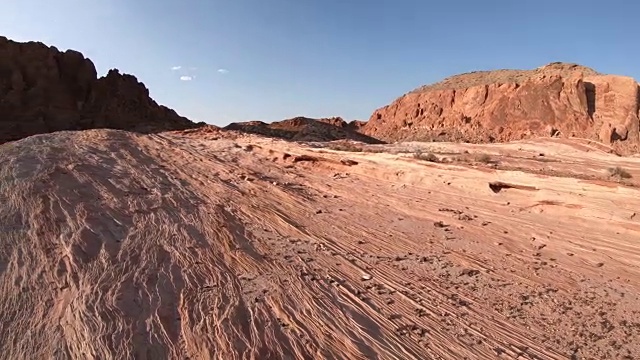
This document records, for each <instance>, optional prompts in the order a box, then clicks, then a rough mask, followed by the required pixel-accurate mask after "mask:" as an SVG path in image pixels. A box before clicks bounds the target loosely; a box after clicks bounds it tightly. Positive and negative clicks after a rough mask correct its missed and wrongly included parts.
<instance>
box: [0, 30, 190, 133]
mask: <svg viewBox="0 0 640 360" xmlns="http://www.w3.org/2000/svg"><path fill="white" fill-rule="evenodd" d="M194 126H195V124H194V123H192V122H191V121H189V120H188V119H186V118H184V117H182V116H179V115H178V114H176V112H175V111H173V110H171V109H169V108H167V107H164V106H161V105H158V104H157V103H156V102H155V101H153V100H152V99H151V98H150V97H149V91H148V90H147V88H146V87H145V86H144V84H142V83H140V82H138V80H137V79H136V78H135V77H134V76H131V75H121V74H120V73H119V72H118V70H111V71H109V73H108V74H107V75H106V76H105V77H102V78H99V79H98V78H97V74H96V68H95V66H94V64H93V63H92V62H91V60H89V59H86V58H85V57H84V56H83V55H82V54H81V53H79V52H77V51H73V50H67V51H65V52H61V51H58V49H56V48H55V47H49V46H46V45H44V44H42V43H37V42H29V43H18V42H14V41H11V40H8V39H7V38H5V37H0V143H2V142H6V141H12V140H17V139H21V138H24V137H27V136H30V135H34V134H39V133H48V132H53V131H59V130H83V129H92V128H112V129H121V130H130V131H139V132H155V131H163V130H179V129H186V128H190V127H194Z"/></svg>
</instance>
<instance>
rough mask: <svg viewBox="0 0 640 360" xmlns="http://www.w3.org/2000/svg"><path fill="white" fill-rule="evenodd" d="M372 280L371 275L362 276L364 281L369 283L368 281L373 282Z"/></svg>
mask: <svg viewBox="0 0 640 360" xmlns="http://www.w3.org/2000/svg"><path fill="white" fill-rule="evenodd" d="M371 279H373V275H371V274H364V275H362V280H364V281H368V280H371Z"/></svg>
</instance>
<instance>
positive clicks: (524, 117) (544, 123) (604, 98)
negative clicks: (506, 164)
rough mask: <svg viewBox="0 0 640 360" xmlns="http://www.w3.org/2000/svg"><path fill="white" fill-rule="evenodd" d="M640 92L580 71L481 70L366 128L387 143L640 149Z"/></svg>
mask: <svg viewBox="0 0 640 360" xmlns="http://www.w3.org/2000/svg"><path fill="white" fill-rule="evenodd" d="M638 99H639V91H638V83H637V82H636V81H635V80H634V79H633V78H630V77H625V76H617V75H603V74H600V73H598V72H596V71H595V70H593V69H590V68H588V67H584V66H581V65H577V64H568V63H551V64H548V65H546V66H542V67H539V68H537V69H534V70H496V71H479V72H472V73H467V74H461V75H457V76H453V77H450V78H447V79H445V80H443V81H441V82H439V83H436V84H432V85H426V86H422V87H420V88H418V89H415V90H413V91H411V92H409V93H407V94H405V95H403V96H402V97H400V98H398V99H396V100H395V101H394V102H392V103H391V104H389V105H387V106H385V107H382V108H380V109H377V110H376V111H375V112H374V113H373V114H372V116H371V118H370V120H369V122H368V123H367V124H366V125H365V126H363V127H362V128H361V130H360V131H362V132H363V133H364V134H367V135H369V136H373V137H375V138H379V139H381V140H385V141H403V140H410V141H464V142H474V143H479V142H504V141H511V140H519V139H527V138H534V137H549V136H552V137H579V138H587V139H591V140H595V141H599V142H603V143H605V144H608V145H611V146H612V147H613V148H614V149H616V150H617V151H619V152H622V153H630V152H638V150H639V141H640V136H639V126H638V110H639V106H638V104H639V100H638Z"/></svg>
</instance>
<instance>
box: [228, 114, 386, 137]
mask: <svg viewBox="0 0 640 360" xmlns="http://www.w3.org/2000/svg"><path fill="white" fill-rule="evenodd" d="M363 125H364V122H361V121H351V122H346V121H344V120H343V119H342V118H340V117H332V118H322V119H311V118H306V117H295V118H292V119H286V120H282V121H276V122H273V123H270V124H267V123H265V122H262V121H247V122H241V123H232V124H229V125H227V126H226V127H225V128H224V129H225V130H236V131H241V132H246V133H251V134H258V135H263V136H268V137H274V138H280V139H285V140H291V141H333V140H344V139H349V140H356V141H362V142H366V143H380V141H379V140H377V139H375V138H372V137H369V136H367V135H363V134H361V133H360V132H359V130H360V128H361V127H362V126H363Z"/></svg>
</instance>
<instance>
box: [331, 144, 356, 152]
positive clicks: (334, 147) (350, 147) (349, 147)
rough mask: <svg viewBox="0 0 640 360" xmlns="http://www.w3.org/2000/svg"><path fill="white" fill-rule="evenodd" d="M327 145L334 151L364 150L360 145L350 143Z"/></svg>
mask: <svg viewBox="0 0 640 360" xmlns="http://www.w3.org/2000/svg"><path fill="white" fill-rule="evenodd" d="M328 147H329V149H331V150H336V151H348V152H362V151H363V150H364V149H363V148H362V146H361V145H359V144H352V143H339V144H330V145H329V146H328Z"/></svg>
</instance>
